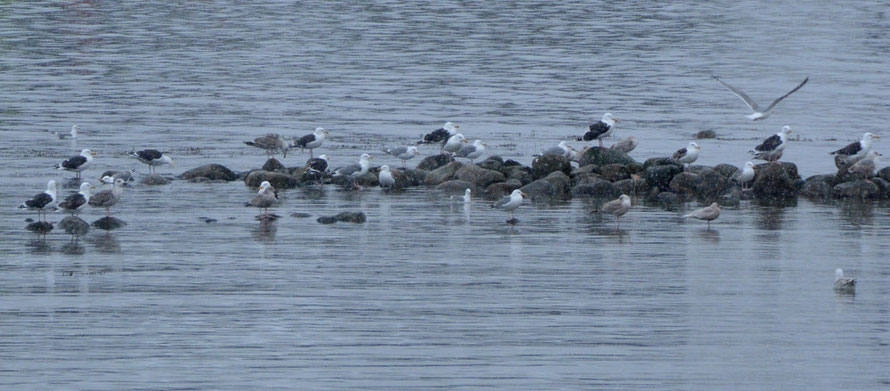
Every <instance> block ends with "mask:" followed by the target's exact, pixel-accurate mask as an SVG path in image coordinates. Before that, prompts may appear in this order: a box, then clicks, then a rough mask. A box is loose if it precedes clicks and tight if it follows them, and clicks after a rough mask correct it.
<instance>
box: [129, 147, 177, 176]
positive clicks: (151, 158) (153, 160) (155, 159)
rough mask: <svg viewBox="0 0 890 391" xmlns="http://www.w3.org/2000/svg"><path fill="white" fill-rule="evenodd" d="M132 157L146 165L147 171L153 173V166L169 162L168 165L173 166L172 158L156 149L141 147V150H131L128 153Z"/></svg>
mask: <svg viewBox="0 0 890 391" xmlns="http://www.w3.org/2000/svg"><path fill="white" fill-rule="evenodd" d="M129 155H130V156H132V157H135V158H136V160H139V161H140V162H142V163H144V164H146V165H148V173H149V175H150V174H155V173H156V171H154V168H155V167H157V166H163V165H165V164H169V165H170V167H173V159H171V158H170V156H167V155H166V154H163V153H161V151H158V150H157V149H143V150H141V151H138V152H137V151H133V152H130V154H129Z"/></svg>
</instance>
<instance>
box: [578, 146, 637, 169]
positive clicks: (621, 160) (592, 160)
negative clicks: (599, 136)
mask: <svg viewBox="0 0 890 391" xmlns="http://www.w3.org/2000/svg"><path fill="white" fill-rule="evenodd" d="M615 163H617V164H622V165H628V164H633V163H636V161H635V160H634V159H633V158H632V157H630V156H628V155H627V154H626V153H624V152H621V151H617V150H614V149H609V148H600V147H591V148H588V149H587V150H586V151H584V154H583V155H582V156H581V158H580V159H579V161H578V165H579V166H580V167H584V166H586V165H589V164H594V165H597V166H605V165H606V164H615Z"/></svg>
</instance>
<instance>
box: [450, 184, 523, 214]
mask: <svg viewBox="0 0 890 391" xmlns="http://www.w3.org/2000/svg"><path fill="white" fill-rule="evenodd" d="M467 190H469V189H467ZM464 194H465V195H466V196H467V199H469V195H468V193H466V192H465V193H464ZM523 197H526V194H525V193H523V192H522V191H521V190H519V189H516V190H513V192H512V193H510V195H508V196H504V197H502V198H501V199H500V200H498V201H497V202H495V203H494V204H491V207H492V208H500V209H503V210H506V211H508V212H510V219H511V220H512V219H513V211H514V210H516V208H518V207H519V205H522V198H523ZM464 202H466V200H464Z"/></svg>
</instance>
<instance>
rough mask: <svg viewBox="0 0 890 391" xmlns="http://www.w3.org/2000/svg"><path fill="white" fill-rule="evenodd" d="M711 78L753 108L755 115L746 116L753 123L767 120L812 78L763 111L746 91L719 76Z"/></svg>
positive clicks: (804, 80)
mask: <svg viewBox="0 0 890 391" xmlns="http://www.w3.org/2000/svg"><path fill="white" fill-rule="evenodd" d="M711 77H713V78H714V80H717V81H718V82H720V84H723V86H724V87H726V88H728V89H729V90H730V91H732V93H733V94H735V96H737V97H739V98H740V99H741V100H742V101H744V102H745V104H746V105H748V107H750V108H751V111H753V112H754V113H752V114H748V115H746V117H748V118H749V119H751V120H752V121H759V120H762V119H766V118H767V117H769V116H770V114H772V113H773V109H775V108H776V105H777V104H779V102H781V101H782V99H785V98H787V97H788V95H791V94H793V93H795V92H796V91H797V90H799V89H800V88H801V87H803V85H804V84H807V81H809V80H810V77H809V76H807V78H806V79H803V81H802V82H800V84H798V85H797V87H794V89H793V90H791V91H789V92H788V93H787V94H785V95H782V96H780V97H779V98H778V99H776V100H774V101H773V103H770V104H769V106H767V107H766V108H765V109H761V108H760V105H758V104H757V102H754V100H753V99H751V97H750V96H748V94H746V93H745V92H744V91H742V90H740V89H738V88H735V87H733V86H731V85H729V84H726V83H725V82H723V80H720V79H719V78H718V77H717V76H714V75H711Z"/></svg>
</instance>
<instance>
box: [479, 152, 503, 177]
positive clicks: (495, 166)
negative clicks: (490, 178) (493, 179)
mask: <svg viewBox="0 0 890 391" xmlns="http://www.w3.org/2000/svg"><path fill="white" fill-rule="evenodd" d="M477 165H478V166H479V167H482V168H484V169H486V170H494V171H498V172H500V173H503V168H504V159H503V158H501V157H500V156H497V155H495V156H489V157H488V158H486V159H485V160H483V161H481V162H479V163H478V164H477Z"/></svg>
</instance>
